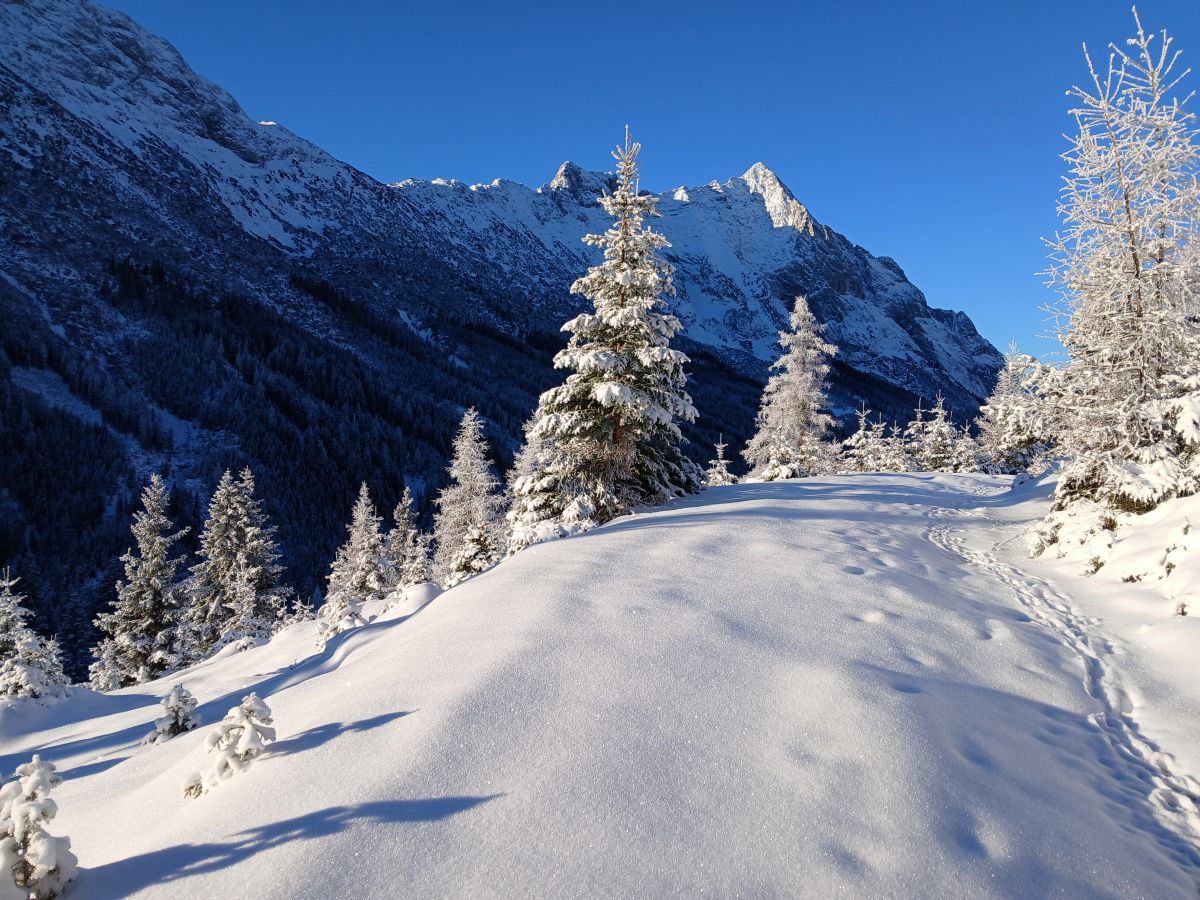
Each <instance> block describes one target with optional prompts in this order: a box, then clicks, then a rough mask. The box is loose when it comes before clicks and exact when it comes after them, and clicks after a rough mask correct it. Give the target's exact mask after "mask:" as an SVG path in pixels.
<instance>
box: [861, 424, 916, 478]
mask: <svg viewBox="0 0 1200 900" xmlns="http://www.w3.org/2000/svg"><path fill="white" fill-rule="evenodd" d="M876 430H878V431H877V432H876ZM871 431H872V434H873V435H875V434H876V433H877V436H878V439H879V447H880V464H879V471H881V472H911V471H913V460H912V458H911V457H910V456H909V453H908V445H907V443H906V441H905V430H904V429H903V428H901V427H900V426H899V424H897V423H895V422H893V423H892V427H891V429H890V430H889V431H888V433H887V435H886V436H885V435H884V424H883V422H878V423H876V424H875V425H872V426H871Z"/></svg>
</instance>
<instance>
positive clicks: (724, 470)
mask: <svg viewBox="0 0 1200 900" xmlns="http://www.w3.org/2000/svg"><path fill="white" fill-rule="evenodd" d="M728 446H729V445H728V444H726V443H725V436H724V435H721V437H719V438H718V439H717V443H716V446H715V447H714V450H715V451H716V454H717V455H716V456H715V457H714V458H713V459H711V460H709V462H708V471H707V472H705V473H704V484H705V485H706V486H707V487H720V486H721V485H724V484H736V483H737V479H736V478H734V477H733V475H732V474H731V473H730V471H729V462H728V460H726V459H725V448H726V447H728Z"/></svg>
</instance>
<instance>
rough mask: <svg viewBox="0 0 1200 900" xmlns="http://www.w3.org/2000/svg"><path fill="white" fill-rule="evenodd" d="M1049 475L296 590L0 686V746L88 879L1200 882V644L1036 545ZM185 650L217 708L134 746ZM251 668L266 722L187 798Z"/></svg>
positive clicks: (752, 514)
mask: <svg viewBox="0 0 1200 900" xmlns="http://www.w3.org/2000/svg"><path fill="white" fill-rule="evenodd" d="M1044 495H1045V490H1044V488H1039V487H1037V486H1027V487H1025V488H1022V489H1019V490H1017V491H1009V490H1007V480H1006V479H1000V478H989V477H984V476H933V475H892V476H855V477H840V478H827V479H810V480H804V481H795V482H784V483H774V484H760V485H739V486H732V487H725V488H716V489H712V490H709V491H708V492H706V493H705V494H703V495H702V496H700V497H698V498H695V499H691V500H688V501H684V502H680V503H677V504H675V505H672V506H670V507H667V508H663V509H659V510H656V511H654V512H651V513H647V514H642V515H637V516H632V517H629V518H626V519H622V520H618V521H617V522H614V523H611V524H610V525H608V526H606V527H605V528H602V529H600V530H598V531H595V532H592V533H590V534H587V535H584V536H582V537H577V538H571V539H567V540H563V541H558V542H555V543H551V544H543V545H539V546H536V547H533V548H531V549H529V550H527V551H525V552H523V553H521V554H520V555H518V556H517V557H515V558H513V559H511V560H509V561H507V562H505V563H504V564H502V565H501V566H499V567H497V568H495V569H493V570H491V571H489V572H487V573H485V574H484V575H482V576H480V577H478V578H475V579H473V580H471V581H469V582H467V583H465V584H463V585H461V586H459V587H457V588H455V589H453V590H451V591H449V592H447V593H445V594H443V595H441V596H440V597H438V598H436V599H435V600H433V601H432V602H431V603H430V604H429V605H428V606H426V607H424V608H423V609H421V610H420V611H418V612H416V613H415V614H413V615H411V616H409V617H407V618H404V617H402V616H398V615H397V616H390V617H384V618H383V619H381V620H378V621H375V622H373V623H372V624H370V625H367V626H365V627H362V628H359V629H357V630H354V631H352V632H349V633H347V634H344V635H342V636H340V637H338V638H336V639H335V640H333V641H332V642H331V643H330V645H329V646H328V647H327V648H326V649H325V650H323V651H321V652H319V653H318V652H316V651H315V650H314V646H313V632H314V628H313V626H312V625H308V624H306V625H302V626H297V627H295V628H293V629H292V630H290V631H288V632H285V633H284V634H283V635H281V636H279V637H277V638H276V639H275V640H274V641H273V642H272V643H271V644H270V645H268V646H266V647H262V648H258V649H255V650H251V651H248V652H245V653H241V654H236V655H224V656H222V657H220V658H218V659H215V660H212V661H209V662H207V663H205V664H202V665H201V666H198V667H196V668H195V669H193V670H189V671H187V672H185V673H182V675H181V676H178V677H176V678H172V679H165V680H163V681H161V682H155V683H153V684H151V685H144V686H141V687H139V688H134V689H129V690H126V691H121V692H117V693H115V694H111V695H107V696H98V695H95V694H91V693H90V692H87V691H83V690H76V691H74V692H73V693H72V696H71V697H70V698H68V699H66V700H63V701H58V702H54V703H51V704H49V705H46V706H38V705H36V704H33V703H28V702H22V703H17V704H8V705H6V706H3V707H0V735H2V737H0V753H2V754H3V756H2V758H0V764H2V765H3V768H4V770H5V771H11V770H12V769H13V767H14V766H15V765H16V764H17V763H19V762H24V761H25V760H26V759H28V757H29V756H30V754H31V753H32V752H34V751H40V752H41V753H42V754H43V756H44V757H46V758H48V759H50V760H51V761H53V762H54V763H55V764H57V765H58V766H59V769H60V771H62V772H63V774H64V777H65V781H64V784H63V785H62V787H61V788H59V789H58V790H57V791H56V793H55V798H56V799H57V800H58V802H59V806H60V813H59V816H58V818H57V819H56V820H55V822H54V823H53V826H54V828H53V830H54V833H56V834H66V835H69V836H70V838H71V839H72V844H73V849H74V850H75V852H76V853H77V854H78V856H79V861H80V866H81V875H80V878H79V881H78V882H77V884H76V885H75V887H74V892H75V895H76V896H81V897H118V896H127V895H138V896H172V897H178V896H185V895H186V896H214V897H215V896H220V897H237V896H254V897H280V898H282V897H289V898H293V897H317V896H330V895H353V896H379V897H392V896H398V895H406V896H407V895H419V896H465V895H471V896H596V895H627V896H628V895H637V896H663V895H677V894H682V895H709V896H728V895H735V894H751V895H772V894H784V895H795V894H808V895H814V896H830V895H835V894H839V893H841V894H851V895H856V896H877V895H880V894H893V893H894V894H904V895H910V896H958V897H962V896H977V895H1008V896H1012V895H1018V894H1021V895H1031V894H1032V895H1039V896H1054V895H1063V896H1085V895H1086V896H1149V897H1157V898H1168V897H1194V896H1195V894H1196V891H1197V885H1198V883H1200V882H1198V875H1200V817H1198V815H1197V810H1196V805H1195V794H1196V790H1197V785H1196V783H1195V782H1194V781H1191V780H1190V779H1188V778H1187V777H1186V775H1185V774H1184V772H1186V771H1187V768H1188V765H1191V764H1193V763H1194V757H1193V759H1191V760H1189V759H1188V758H1187V757H1186V756H1184V755H1183V754H1182V753H1181V754H1180V755H1179V756H1172V755H1170V753H1168V752H1167V751H1175V750H1177V749H1179V750H1182V744H1184V743H1188V742H1190V743H1191V744H1192V745H1193V746H1195V745H1196V742H1197V739H1198V738H1200V676H1197V674H1196V672H1195V671H1194V668H1195V667H1194V662H1193V664H1192V667H1191V670H1190V671H1178V672H1174V673H1169V672H1168V673H1164V672H1163V671H1162V666H1163V665H1165V664H1166V663H1164V659H1166V657H1163V656H1161V655H1155V656H1151V657H1147V658H1145V659H1143V657H1142V656H1141V655H1140V650H1139V647H1138V644H1137V641H1136V639H1134V638H1133V637H1129V638H1127V639H1125V640H1118V637H1119V635H1111V634H1106V633H1105V628H1106V623H1105V622H1104V621H1100V620H1097V619H1096V618H1095V616H1096V615H1097V613H1096V611H1095V610H1094V609H1091V608H1088V603H1089V602H1090V601H1088V600H1087V592H1088V591H1094V590H1095V589H1096V588H1095V587H1094V586H1093V585H1090V584H1089V583H1087V582H1085V581H1084V580H1082V579H1075V580H1071V581H1067V580H1065V578H1066V576H1060V575H1058V574H1056V573H1055V571H1054V565H1053V564H1052V563H1049V562H1045V563H1043V562H1040V561H1039V562H1033V563H1031V562H1029V561H1027V560H1025V559H1023V547H1022V545H1021V541H1020V540H1019V539H1018V538H1019V535H1020V533H1021V530H1022V528H1023V525H1022V522H1023V521H1027V520H1028V519H1030V518H1034V517H1036V516H1038V515H1040V514H1041V513H1042V512H1043V511H1044V509H1045V503H1044ZM1071 577H1072V578H1073V576H1071ZM1046 578H1051V579H1053V583H1052V582H1050V581H1047V580H1045V579H1046ZM1076 588H1080V591H1078V592H1076ZM1068 593H1070V594H1071V599H1067V594H1068ZM1143 599H1146V598H1145V597H1143ZM1146 602H1147V603H1148V604H1149V603H1150V602H1151V601H1149V600H1147V601H1146ZM1147 609H1148V615H1153V616H1157V611H1153V612H1151V611H1150V606H1148V607H1147ZM1162 621H1163V622H1164V623H1166V622H1170V624H1163V625H1162V626H1161V627H1167V628H1177V629H1179V630H1180V631H1181V632H1182V634H1183V637H1187V638H1190V639H1191V645H1192V646H1195V645H1196V639H1197V638H1200V634H1197V631H1198V630H1200V629H1197V627H1196V626H1197V623H1196V622H1195V620H1194V617H1189V618H1187V619H1183V618H1179V617H1175V618H1174V619H1170V618H1169V617H1162ZM1121 627H1125V626H1124V625H1122V626H1121ZM1156 627H1157V626H1156ZM1127 663H1128V665H1127ZM1156 667H1157V668H1156ZM1184 668H1186V667H1184ZM1164 678H1166V679H1167V680H1169V681H1171V683H1172V685H1173V690H1172V692H1171V695H1170V697H1169V698H1168V697H1167V696H1166V695H1164V694H1163V692H1161V691H1158V690H1156V689H1155V688H1154V685H1155V684H1156V683H1159V682H1161V681H1162V680H1163V679H1164ZM1188 679H1190V681H1189V680H1188ZM180 680H182V681H183V682H184V683H185V684H186V686H187V687H188V689H189V690H191V691H192V692H193V693H194V694H195V695H196V696H197V698H198V699H199V700H200V702H201V705H200V707H199V713H200V715H201V716H202V717H203V719H204V722H205V725H202V726H201V727H200V728H199V729H197V730H196V731H193V732H189V733H186V734H183V735H181V736H179V737H177V738H175V739H173V740H170V741H167V742H166V743H163V744H161V745H158V746H140V745H139V743H138V742H139V741H140V740H141V739H142V737H143V736H144V735H146V734H147V733H148V732H150V731H152V730H153V727H154V726H153V720H154V719H155V718H156V717H157V716H158V715H159V714H160V710H159V707H158V700H159V698H160V697H161V696H162V695H164V694H166V693H167V692H168V691H169V690H170V689H171V687H172V685H173V684H175V683H176V682H178V681H180ZM250 691H255V692H257V693H258V695H259V696H260V697H262V698H263V699H264V700H266V701H267V703H269V704H270V706H271V710H272V713H273V715H274V725H275V727H276V728H277V730H278V733H279V740H278V741H277V742H276V743H274V744H271V745H269V747H268V749H267V751H266V752H265V753H264V754H263V756H262V757H261V758H260V759H258V760H257V761H255V762H254V763H253V765H251V766H250V767H249V769H248V770H247V771H245V772H242V773H239V774H237V775H235V776H234V777H233V778H232V779H230V780H229V781H227V782H224V783H222V784H221V785H219V786H218V787H217V788H215V789H214V790H213V791H212V792H211V793H209V794H207V795H205V796H203V797H201V798H199V799H195V800H189V799H185V798H184V797H183V796H182V794H181V785H182V783H183V781H184V779H185V778H186V777H187V776H188V775H189V774H190V773H191V772H193V771H195V770H197V769H199V768H201V767H202V766H204V765H205V764H206V763H207V760H206V758H205V754H204V752H203V751H202V749H201V747H202V744H203V741H204V735H205V734H206V733H207V732H208V730H209V727H211V725H213V724H215V723H216V722H217V721H218V720H219V719H220V718H221V716H223V715H224V714H225V712H226V710H227V709H228V708H229V707H231V706H234V705H236V704H237V702H238V701H239V700H240V698H241V697H242V696H243V695H245V694H248V693H249V692H250ZM1167 703H1169V704H1170V715H1169V716H1167V715H1166V713H1165V711H1164V710H1165V707H1164V704H1167ZM1144 715H1146V716H1149V717H1150V719H1148V720H1153V721H1166V720H1167V719H1168V718H1169V719H1170V720H1171V721H1172V723H1173V725H1172V729H1171V732H1170V738H1171V743H1167V744H1164V745H1161V746H1160V745H1157V744H1155V743H1153V740H1154V739H1156V738H1158V739H1160V740H1161V738H1160V737H1159V736H1158V735H1156V734H1154V733H1153V732H1151V733H1149V734H1148V733H1146V731H1145V730H1144V721H1148V720H1146V719H1144V718H1143V716H1144ZM1189 794H1190V796H1189Z"/></svg>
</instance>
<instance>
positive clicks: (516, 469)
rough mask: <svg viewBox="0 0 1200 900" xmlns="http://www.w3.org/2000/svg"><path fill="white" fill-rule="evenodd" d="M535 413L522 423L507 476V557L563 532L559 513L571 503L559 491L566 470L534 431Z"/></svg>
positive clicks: (551, 446) (553, 446) (549, 444)
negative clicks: (520, 441)
mask: <svg viewBox="0 0 1200 900" xmlns="http://www.w3.org/2000/svg"><path fill="white" fill-rule="evenodd" d="M539 413H540V407H539ZM539 413H535V414H534V416H533V418H531V419H530V420H529V421H528V422H526V423H525V443H524V445H523V446H522V447H521V450H520V452H518V453H517V456H516V459H514V460H513V467H512V469H511V471H510V472H509V474H508V490H507V493H508V500H509V508H508V512H507V513H506V516H505V518H506V519H507V520H508V530H509V539H508V553H509V554H513V553H517V552H518V551H520V550H523V549H525V548H526V547H528V546H530V545H531V544H538V543H541V542H542V541H548V540H553V539H554V538H558V537H562V536H563V534H564V533H565V532H566V524H565V523H564V521H563V513H564V511H565V509H566V505H567V503H568V502H569V501H570V499H571V498H570V497H568V495H567V491H565V490H564V489H563V481H562V479H563V477H564V474H563V473H564V472H565V470H566V467H565V465H563V464H562V461H561V460H560V458H559V455H558V446H557V443H556V442H555V441H554V440H553V439H551V438H550V437H549V436H547V435H546V434H543V433H542V432H541V431H540V430H539V429H538V427H537V425H538V422H539ZM589 508H590V507H589Z"/></svg>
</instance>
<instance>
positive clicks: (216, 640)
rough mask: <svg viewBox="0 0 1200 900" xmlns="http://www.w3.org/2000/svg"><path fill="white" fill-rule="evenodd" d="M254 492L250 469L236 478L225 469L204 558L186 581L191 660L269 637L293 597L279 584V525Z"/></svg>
mask: <svg viewBox="0 0 1200 900" xmlns="http://www.w3.org/2000/svg"><path fill="white" fill-rule="evenodd" d="M254 492H255V484H254V474H253V473H252V472H251V471H250V469H249V468H245V469H243V470H242V472H241V474H240V475H239V476H238V478H236V479H235V478H234V477H233V473H232V472H230V471H228V470H226V472H225V473H224V474H223V475H222V476H221V480H220V481H219V482H218V484H217V489H216V491H215V492H214V493H213V497H212V500H211V501H210V503H209V512H208V519H207V520H206V521H205V523H204V531H203V532H202V533H201V535H200V553H199V555H200V562H199V563H197V564H196V565H195V566H193V567H192V576H191V578H190V579H189V580H188V584H187V589H188V608H187V613H186V615H185V617H184V620H185V640H184V646H185V656H186V659H187V661H189V662H190V661H196V660H200V659H203V658H205V657H206V656H208V655H209V654H211V653H212V652H213V651H214V650H217V649H219V648H221V647H223V646H226V645H227V644H231V643H232V644H236V645H237V646H238V647H239V648H242V649H244V648H246V647H249V646H253V644H255V643H256V642H258V641H260V640H262V639H265V638H269V637H270V636H271V631H272V628H273V626H274V624H275V622H276V621H277V620H278V619H279V618H280V616H282V615H283V612H284V609H285V607H286V604H287V601H288V598H289V597H290V596H291V589H290V588H287V587H284V586H283V585H282V584H280V578H281V576H282V573H283V566H282V565H281V564H280V562H279V559H280V554H279V549H278V546H277V544H276V541H275V527H274V526H273V525H271V524H270V522H269V521H268V519H267V516H266V513H264V512H263V509H262V501H261V500H259V499H258V498H256V497H255V496H254Z"/></svg>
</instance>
